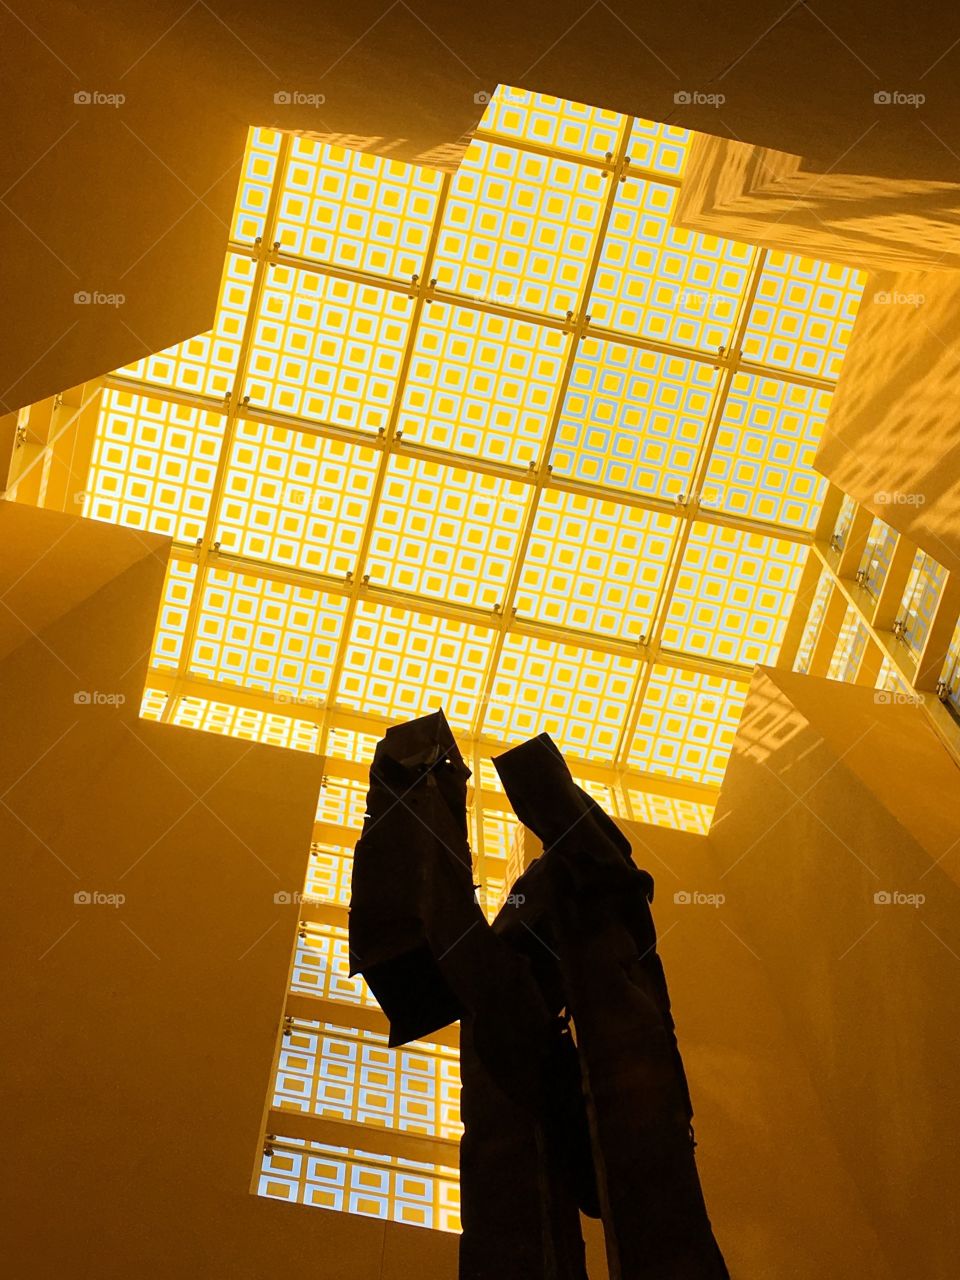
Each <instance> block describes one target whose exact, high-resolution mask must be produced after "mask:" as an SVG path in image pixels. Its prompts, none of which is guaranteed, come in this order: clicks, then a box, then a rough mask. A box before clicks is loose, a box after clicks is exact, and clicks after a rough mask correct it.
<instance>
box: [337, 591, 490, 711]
mask: <svg viewBox="0 0 960 1280" xmlns="http://www.w3.org/2000/svg"><path fill="white" fill-rule="evenodd" d="M492 647H493V632H492V631H486V630H484V629H483V628H480V627H473V626H469V625H468V624H466V623H461V622H454V621H452V620H450V619H446V618H437V617H429V616H427V615H422V614H416V613H407V612H406V611H405V610H401V609H395V608H387V607H385V606H382V605H376V604H373V603H372V602H370V601H361V603H360V605H359V607H358V609H357V615H356V618H355V619H354V624H353V629H352V631H351V633H350V642H349V644H348V646H347V651H346V660H345V662H344V668H343V674H342V677H341V680H340V688H339V691H338V695H337V697H338V701H339V702H340V703H341V704H342V705H344V706H348V707H350V706H352V707H357V708H362V709H363V710H365V711H372V712H374V713H375V714H377V715H381V716H386V717H388V718H389V719H390V720H408V719H410V718H412V717H413V716H420V715H426V714H427V713H428V712H430V711H436V710H437V709H438V708H442V709H443V711H444V713H445V715H446V717H447V719H448V720H449V721H450V723H451V724H452V725H457V726H459V727H461V728H462V727H466V726H467V725H469V724H470V722H471V721H472V719H473V717H474V715H475V714H476V711H477V707H478V706H479V702H480V697H481V694H482V692H483V676H484V672H485V670H486V666H487V661H488V659H489V656H490V651H491V649H492Z"/></svg>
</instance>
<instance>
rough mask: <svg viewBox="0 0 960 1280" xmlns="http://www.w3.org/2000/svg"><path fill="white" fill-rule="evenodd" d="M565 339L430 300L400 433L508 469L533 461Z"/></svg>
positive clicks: (525, 323) (419, 335) (546, 420)
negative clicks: (507, 464)
mask: <svg viewBox="0 0 960 1280" xmlns="http://www.w3.org/2000/svg"><path fill="white" fill-rule="evenodd" d="M569 342H570V339H569V337H568V336H566V335H565V334H563V333H561V332H560V331H559V330H557V329H548V328H545V327H544V326H542V325H536V324H531V323H529V322H528V321H525V320H510V319H505V318H504V317H502V316H496V315H489V314H486V313H484V312H482V311H472V310H466V309H464V308H462V307H451V306H447V305H446V304H442V303H436V302H434V303H431V304H430V305H428V306H427V308H426V309H425V311H424V314H423V317H422V318H421V321H420V325H419V327H418V330H417V336H416V342H415V344H414V348H413V356H412V359H411V363H410V372H409V375H408V377H407V382H406V391H405V394H404V397H403V403H402V407H401V411H400V426H401V429H402V431H403V435H404V437H405V438H406V439H409V440H412V441H416V442H417V443H419V444H426V445H429V446H430V447H431V448H434V449H444V450H449V451H452V452H455V453H463V454H470V455H472V456H475V457H482V458H488V459H490V460H491V461H493V462H505V463H509V464H510V465H512V466H520V467H527V466H529V465H530V463H532V462H536V460H537V458H538V456H539V454H540V449H541V446H542V444H543V441H544V439H545V437H546V434H547V428H548V425H549V422H550V413H551V409H552V407H553V405H554V402H555V399H556V395H557V386H558V384H559V382H560V379H561V376H562V373H563V362H564V359H565V356H566V353H567V350H568V344H569Z"/></svg>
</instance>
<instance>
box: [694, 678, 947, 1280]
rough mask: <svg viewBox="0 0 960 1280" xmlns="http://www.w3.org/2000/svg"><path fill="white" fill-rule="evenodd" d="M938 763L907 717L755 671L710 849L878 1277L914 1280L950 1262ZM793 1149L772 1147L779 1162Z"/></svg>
mask: <svg viewBox="0 0 960 1280" xmlns="http://www.w3.org/2000/svg"><path fill="white" fill-rule="evenodd" d="M911 719H912V721H913V723H912V724H911V723H909V722H910V720H911ZM939 754H940V758H939V759H936V760H935V759H934V756H935V750H934V746H933V745H932V743H931V741H930V739H929V738H928V736H927V730H926V726H925V724H924V723H923V720H922V715H921V712H920V711H919V710H918V709H917V708H910V707H895V706H890V705H883V704H878V703H877V702H876V701H875V700H874V695H873V691H872V690H869V689H861V688H857V687H855V686H850V685H841V684H838V683H836V682H828V681H826V680H817V679H812V678H810V677H804V676H796V675H791V674H788V673H783V672H772V671H763V670H761V671H759V672H758V674H757V675H756V676H755V679H754V683H753V685H752V688H751V693H750V696H749V698H748V701H747V704H746V708H745V711H744V718H743V721H742V722H741V731H740V736H739V738H738V745H737V748H736V749H735V752H734V756H733V758H732V761H731V764H730V767H729V769H728V772H727V775H726V778H725V781H724V786H723V789H722V792H721V798H720V805H719V808H718V811H717V819H716V821H715V824H714V827H713V830H712V832H711V835H710V838H709V843H710V845H711V847H712V849H713V851H714V854H715V858H716V865H717V867H718V869H719V876H720V882H721V883H722V884H723V886H724V891H725V893H726V894H727V899H728V906H729V909H730V913H731V914H730V917H729V919H730V922H731V925H732V927H734V928H736V930H737V931H738V933H739V935H740V937H741V939H742V941H743V943H744V946H745V947H749V948H750V951H751V953H752V954H753V955H754V956H755V960H756V965H757V966H758V967H759V968H760V969H761V970H762V971H763V973H764V974H765V975H766V977H767V979H768V981H769V983H770V989H771V990H772V991H773V992H774V993H775V998H776V1001H777V1004H778V1007H779V1009H780V1010H781V1012H782V1017H783V1020H784V1025H785V1027H786V1029H787V1033H788V1035H789V1036H790V1038H791V1040H792V1044H793V1049H794V1053H795V1054H796V1056H797V1057H798V1058H799V1059H800V1060H802V1061H803V1062H804V1063H805V1065H806V1068H807V1070H808V1071H809V1078H810V1081H811V1083H812V1085H813V1088H814V1091H815V1093H816V1095H817V1098H818V1101H819V1105H820V1108H821V1110H822V1114H823V1116H824V1119H825V1122H826V1126H827V1128H828V1130H829V1132H830V1133H831V1135H832V1138H833V1142H834V1144H835V1148H836V1151H837V1153H838V1156H839V1158H840V1160H841V1161H842V1163H843V1165H844V1166H845V1167H846V1169H847V1170H848V1172H849V1174H850V1176H851V1178H852V1179H853V1181H854V1183H855V1184H856V1187H857V1191H858V1193H859V1197H860V1200H861V1203H862V1206H863V1211H864V1214H865V1217H866V1220H867V1221H869V1222H870V1223H871V1225H872V1227H873V1229H874V1230H875V1232H876V1235H877V1237H878V1239H879V1241H880V1244H881V1247H882V1250H883V1254H884V1257H885V1258H886V1261H887V1266H888V1268H889V1271H890V1273H891V1274H893V1275H895V1276H898V1277H899V1276H907V1275H909V1276H917V1277H924V1278H925V1280H940V1277H947V1276H949V1275H951V1274H952V1273H953V1270H954V1268H955V1260H956V1256H957V1251H958V1244H960V1230H958V1228H960V1223H958V1218H957V1208H956V1206H957V1203H958V1195H957V1193H958V1190H960V1152H958V1150H957V1147H956V1144H954V1143H953V1141H952V1136H951V1135H952V1134H953V1133H954V1132H955V1131H956V1129H957V1125H958V1123H960V1091H958V1087H957V1078H958V1071H957V1068H958V1051H957V1039H956V1035H955V1034H954V1029H955V1027H956V1025H957V1022H958V1019H960V983H958V980H957V979H958V965H960V893H958V887H957V880H956V857H957V850H956V849H955V848H953V849H951V840H952V839H953V838H954V837H955V832H956V816H955V814H954V813H953V812H952V811H953V810H954V809H955V801H956V796H957V794H958V793H960V790H958V785H957V784H958V782H960V778H958V776H957V770H956V768H955V766H954V765H953V764H952V762H951V761H950V760H949V758H948V757H946V753H945V752H944V751H942V749H940V753H939ZM911 796H912V797H913V803H912V804H910V803H907V802H908V801H909V798H910V797H911ZM933 813H939V815H940V817H941V819H942V822H943V830H942V833H941V838H940V839H939V840H933V834H934V833H933V831H932V828H931V815H932V814H933ZM878 893H880V894H887V895H894V894H900V895H923V898H924V901H923V902H922V903H920V904H919V905H908V901H899V902H897V901H894V902H877V901H875V894H878ZM800 1135H801V1126H800V1125H796V1126H794V1128H793V1131H792V1133H791V1134H788V1133H786V1132H784V1134H783V1135H782V1145H781V1148H780V1149H781V1156H782V1158H783V1160H784V1161H785V1162H789V1163H791V1164H792V1163H793V1162H794V1161H795V1160H796V1158H797V1155H798V1147H797V1138H798V1137H800ZM808 1208H809V1223H808V1226H809V1230H810V1231H825V1232H832V1231H834V1230H841V1229H842V1224H841V1222H840V1221H839V1220H838V1218H836V1217H835V1216H834V1209H833V1205H832V1201H831V1196H830V1194H829V1193H828V1192H826V1190H825V1193H824V1194H823V1196H822V1197H821V1198H820V1201H819V1203H817V1202H811V1203H810V1205H809V1206H808ZM823 1274H828V1273H827V1272H824V1273H823ZM829 1274H833V1273H829ZM837 1274H839V1273H837ZM849 1274H856V1275H870V1274H873V1271H872V1268H871V1267H867V1266H866V1265H863V1264H860V1265H859V1266H858V1267H857V1268H856V1269H854V1270H853V1271H851V1272H849Z"/></svg>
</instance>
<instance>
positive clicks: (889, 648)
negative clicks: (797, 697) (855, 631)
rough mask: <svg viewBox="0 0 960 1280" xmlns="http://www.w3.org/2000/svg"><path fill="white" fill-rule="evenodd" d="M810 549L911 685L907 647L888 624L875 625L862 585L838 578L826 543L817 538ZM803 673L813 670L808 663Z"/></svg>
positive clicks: (869, 632) (911, 668)
mask: <svg viewBox="0 0 960 1280" xmlns="http://www.w3.org/2000/svg"><path fill="white" fill-rule="evenodd" d="M813 551H814V555H815V556H816V557H817V559H818V560H819V562H820V564H821V565H822V566H823V568H824V569H826V570H827V572H828V573H829V575H830V582H831V587H832V589H833V590H834V591H838V592H839V593H840V594H841V595H842V596H843V598H844V600H845V601H846V603H847V604H848V605H851V606H852V607H853V609H854V612H855V613H856V614H857V615H858V616H859V618H860V620H861V621H862V622H863V624H864V626H865V627H866V628H867V635H868V636H869V637H870V639H871V640H872V641H873V642H874V644H876V645H877V646H878V647H879V649H880V650H881V652H882V653H883V655H884V657H886V658H889V659H890V661H891V662H892V663H893V665H894V666H895V667H896V668H897V670H898V671H899V673H900V674H901V676H902V677H903V679H904V680H905V681H906V683H907V684H910V685H912V684H913V678H914V664H913V661H912V659H911V658H910V654H909V650H908V649H907V648H906V646H905V645H903V644H901V643H900V642H899V641H898V640H896V638H895V636H894V634H893V632H892V630H891V629H890V628H889V627H881V626H879V625H878V624H877V623H876V621H875V620H874V618H873V617H872V616H871V609H868V607H867V606H868V605H869V606H872V605H873V603H874V602H873V598H872V597H871V596H870V594H869V593H868V592H867V591H866V589H865V588H864V587H861V586H859V585H858V584H857V582H856V581H854V580H853V579H847V578H841V577H839V576H838V574H837V571H836V565H835V563H833V560H835V558H836V557H835V553H833V552H831V550H830V548H829V547H828V546H827V545H826V544H824V543H822V542H820V541H818V542H815V543H814V545H813ZM902 591H903V588H902V586H901V589H900V594H901V595H902ZM898 598H899V597H898ZM825 616H826V609H824V617H825ZM820 628H821V630H822V629H823V619H821V623H820ZM807 674H808V675H812V674H814V673H813V671H812V670H811V668H810V667H808V669H807Z"/></svg>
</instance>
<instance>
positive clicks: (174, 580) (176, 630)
mask: <svg viewBox="0 0 960 1280" xmlns="http://www.w3.org/2000/svg"><path fill="white" fill-rule="evenodd" d="M196 582H197V566H196V565H195V564H189V563H184V562H182V561H179V560H170V561H169V563H168V564H167V573H166V577H165V579H164V584H163V596H162V599H161V603H160V612H159V614H158V615H157V629H156V633H155V635H154V640H153V653H152V655H151V658H150V666H151V667H154V668H157V669H159V670H161V671H176V670H177V668H178V667H179V665H180V661H181V659H182V657H183V637H184V635H185V633H186V629H187V615H188V613H189V609H190V602H191V600H192V599H193V591H194V587H195V586H196Z"/></svg>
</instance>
